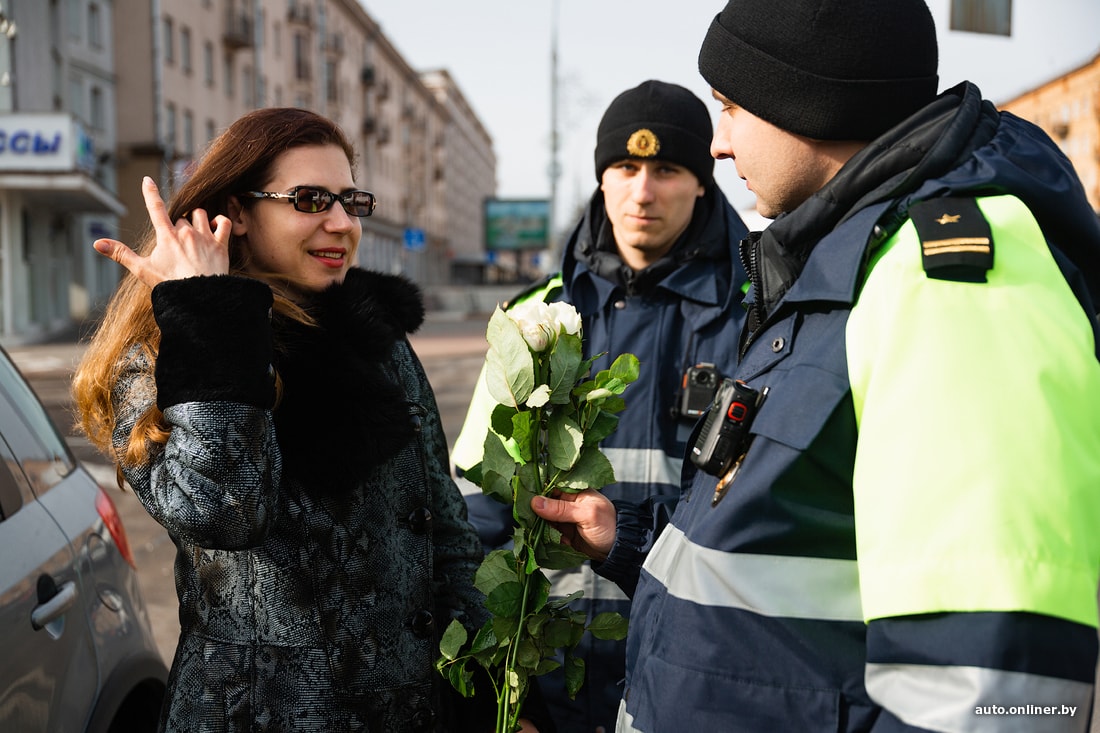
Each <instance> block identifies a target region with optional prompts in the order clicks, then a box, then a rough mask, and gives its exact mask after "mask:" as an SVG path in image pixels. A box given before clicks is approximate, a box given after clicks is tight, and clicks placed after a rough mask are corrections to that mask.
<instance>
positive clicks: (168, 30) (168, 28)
mask: <svg viewBox="0 0 1100 733" xmlns="http://www.w3.org/2000/svg"><path fill="white" fill-rule="evenodd" d="M162 42H163V44H164V63H166V64H174V63H176V31H175V27H174V25H173V23H172V19H171V18H169V17H167V16H165V18H164V38H163V39H162Z"/></svg>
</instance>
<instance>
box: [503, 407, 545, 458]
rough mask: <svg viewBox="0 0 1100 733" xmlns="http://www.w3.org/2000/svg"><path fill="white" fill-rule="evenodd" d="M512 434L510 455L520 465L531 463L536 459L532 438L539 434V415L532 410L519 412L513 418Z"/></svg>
mask: <svg viewBox="0 0 1100 733" xmlns="http://www.w3.org/2000/svg"><path fill="white" fill-rule="evenodd" d="M511 432H512V443H511V445H510V446H509V453H510V454H511V456H512V457H513V459H515V460H516V461H517V462H519V463H530V462H531V461H532V460H533V459H534V453H532V449H533V446H532V443H533V441H532V439H531V436H532V435H533V434H537V433H538V415H537V414H536V413H535V412H533V411H531V410H524V411H523V412H517V413H516V414H515V415H514V416H513V417H512V430H511Z"/></svg>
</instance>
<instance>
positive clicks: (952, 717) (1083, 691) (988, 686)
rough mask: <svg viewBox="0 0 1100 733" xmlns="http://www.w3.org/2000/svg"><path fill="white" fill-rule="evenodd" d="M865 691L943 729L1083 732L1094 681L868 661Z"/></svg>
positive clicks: (950, 732)
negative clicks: (1086, 681) (1075, 680)
mask: <svg viewBox="0 0 1100 733" xmlns="http://www.w3.org/2000/svg"><path fill="white" fill-rule="evenodd" d="M865 681H866V686H867V692H868V694H869V695H870V696H871V698H872V699H873V700H874V701H875V702H876V703H878V704H879V705H882V706H883V707H884V708H886V709H887V710H889V711H890V712H891V713H893V714H894V715H895V716H897V717H898V718H900V719H901V720H902V721H903V722H905V723H907V724H908V725H912V726H915V727H917V728H922V729H926V730H935V731H944V732H945V733H954V732H955V731H958V732H959V733H1030V732H1031V731H1037V730H1041V731H1045V732H1046V733H1071V732H1072V733H1084V731H1085V730H1086V729H1087V728H1088V725H1089V714H1088V713H1089V710H1090V709H1091V705H1092V690H1093V686H1092V685H1089V684H1086V683H1084V682H1074V681H1072V680H1064V679H1058V678H1056V677H1042V676H1039V675H1031V674H1025V673H1023V672H1005V671H1003V670H997V669H987V668H983V667H940V666H934V665H919V664H868V665H867V671H866V680H865Z"/></svg>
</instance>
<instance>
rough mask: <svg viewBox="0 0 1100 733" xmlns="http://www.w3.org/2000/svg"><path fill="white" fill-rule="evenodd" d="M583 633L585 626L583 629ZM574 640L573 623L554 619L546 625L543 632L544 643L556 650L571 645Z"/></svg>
mask: <svg viewBox="0 0 1100 733" xmlns="http://www.w3.org/2000/svg"><path fill="white" fill-rule="evenodd" d="M581 628H582V631H583V626H582V627H581ZM572 639H573V623H572V622H571V621H565V620H563V619H554V620H553V621H550V622H549V623H548V624H546V628H545V629H544V630H543V632H542V640H543V642H544V643H545V644H546V645H547V646H549V647H552V648H554V649H561V648H563V647H566V646H568V645H569V642H570V641H571V640H572Z"/></svg>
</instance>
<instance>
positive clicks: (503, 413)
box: [489, 404, 519, 439]
mask: <svg viewBox="0 0 1100 733" xmlns="http://www.w3.org/2000/svg"><path fill="white" fill-rule="evenodd" d="M518 412H519V411H518V410H516V408H514V407H509V406H508V405H501V404H498V405H497V406H496V407H494V408H493V414H492V415H491V416H490V418H489V424H490V426H492V428H493V432H494V433H496V434H497V435H499V436H500V437H502V438H504V439H508V438H511V437H512V417H513V416H514V415H516V414H517V413H518Z"/></svg>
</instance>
